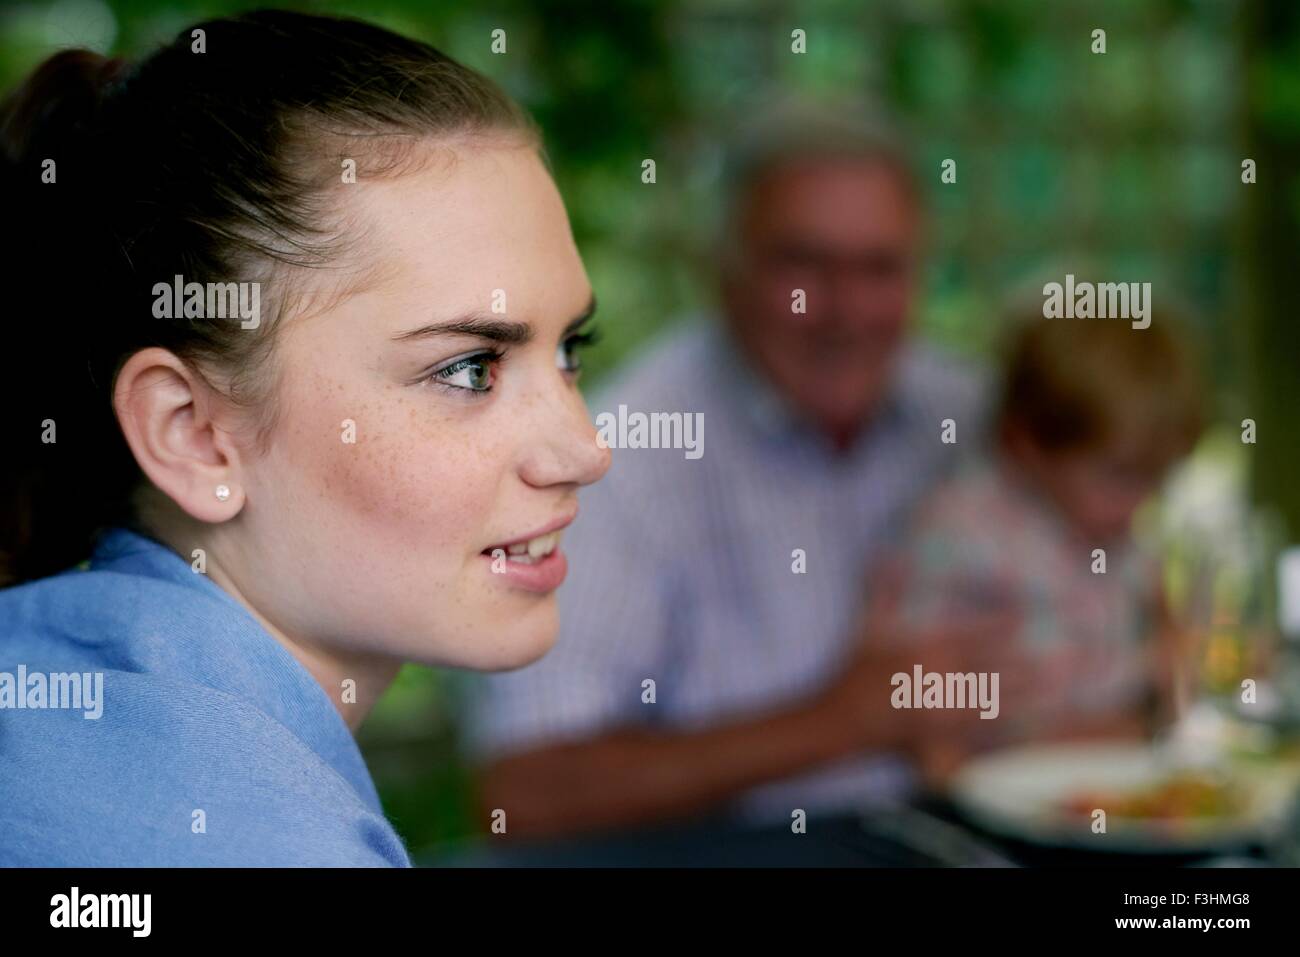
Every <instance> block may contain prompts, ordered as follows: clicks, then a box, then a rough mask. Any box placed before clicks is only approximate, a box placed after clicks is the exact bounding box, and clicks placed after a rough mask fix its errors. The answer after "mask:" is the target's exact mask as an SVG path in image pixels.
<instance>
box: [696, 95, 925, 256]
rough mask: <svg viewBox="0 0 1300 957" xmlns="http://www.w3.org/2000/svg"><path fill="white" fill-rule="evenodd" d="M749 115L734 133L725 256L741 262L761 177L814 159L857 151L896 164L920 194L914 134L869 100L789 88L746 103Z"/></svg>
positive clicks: (908, 186)
mask: <svg viewBox="0 0 1300 957" xmlns="http://www.w3.org/2000/svg"><path fill="white" fill-rule="evenodd" d="M742 112H743V113H744V115H745V116H746V119H744V120H742V121H741V122H739V123H738V124H736V125H734V126H733V128H732V130H731V132H730V133H729V135H728V136H727V138H726V141H725V145H724V155H723V161H722V172H721V208H720V210H719V213H720V215H719V220H718V222H719V229H718V233H717V243H718V249H717V254H718V257H719V260H720V261H721V262H722V263H724V264H727V263H731V262H735V258H734V257H735V256H736V254H737V252H738V250H739V247H740V238H741V232H740V226H741V218H742V216H743V214H744V211H745V209H746V207H747V205H748V202H749V199H750V196H751V194H752V192H753V190H754V188H755V187H756V186H757V184H758V182H759V181H760V180H761V179H762V178H763V177H764V176H765V175H767V174H768V173H770V172H772V171H774V170H776V169H779V168H781V167H784V166H788V165H791V164H793V163H796V162H801V161H806V160H813V159H856V160H862V161H863V162H869V163H879V164H884V165H887V166H889V167H890V168H892V169H894V170H895V171H896V172H897V173H898V175H899V180H900V184H901V185H902V186H903V188H904V189H905V190H907V192H908V193H909V195H910V196H911V197H912V198H913V199H914V200H919V198H920V191H919V189H918V187H917V183H916V179H915V174H914V172H913V169H912V158H911V154H910V151H909V149H908V147H907V146H906V139H905V137H904V136H903V134H902V132H901V130H900V129H899V127H898V125H897V123H896V121H894V120H892V119H890V118H888V117H887V115H886V114H885V113H884V112H883V111H882V110H880V109H878V108H877V107H875V106H874V105H873V104H871V103H870V102H869V101H866V100H862V99H857V98H845V97H836V98H833V99H811V98H808V97H805V96H799V95H786V96H783V97H781V98H779V99H776V100H775V101H772V100H770V99H767V98H763V99H761V100H756V101H755V103H754V104H753V106H752V107H750V108H748V109H746V108H742Z"/></svg>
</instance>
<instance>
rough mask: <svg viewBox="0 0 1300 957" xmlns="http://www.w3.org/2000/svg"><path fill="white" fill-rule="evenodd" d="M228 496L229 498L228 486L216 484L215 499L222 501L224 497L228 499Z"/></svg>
mask: <svg viewBox="0 0 1300 957" xmlns="http://www.w3.org/2000/svg"><path fill="white" fill-rule="evenodd" d="M228 498H230V486H229V485H218V486H217V501H218V502H224V501H225V500H226V499H228Z"/></svg>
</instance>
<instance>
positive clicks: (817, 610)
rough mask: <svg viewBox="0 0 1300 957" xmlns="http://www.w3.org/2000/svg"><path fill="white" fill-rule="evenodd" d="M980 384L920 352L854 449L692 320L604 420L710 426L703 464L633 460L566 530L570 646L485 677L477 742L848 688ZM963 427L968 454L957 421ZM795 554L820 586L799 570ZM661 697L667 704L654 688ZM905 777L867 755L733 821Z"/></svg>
mask: <svg viewBox="0 0 1300 957" xmlns="http://www.w3.org/2000/svg"><path fill="white" fill-rule="evenodd" d="M982 394H983V389H982V387H981V383H980V381H979V380H978V378H976V377H975V376H974V375H973V374H972V373H971V372H970V371H967V370H963V369H960V368H959V367H957V366H956V365H955V364H954V363H952V362H951V361H949V360H946V359H941V358H940V357H939V356H937V355H936V354H935V353H933V352H931V351H929V350H927V349H921V348H915V347H914V348H911V349H909V350H908V351H906V352H905V353H904V354H903V356H901V357H900V361H899V364H898V367H897V372H896V374H895V376H894V379H893V382H892V384H891V387H890V389H889V390H888V392H887V393H886V398H885V400H884V401H883V403H882V406H881V408H880V409H879V410H878V412H877V414H876V415H875V416H873V418H872V421H871V422H870V424H869V425H868V426H866V428H865V429H864V432H863V433H862V434H861V436H859V439H858V441H857V442H855V443H854V444H853V445H852V446H851V447H850V448H849V450H848V451H843V452H837V451H836V450H835V449H833V448H832V447H831V445H830V442H829V440H828V439H827V438H826V437H824V436H823V434H822V433H820V432H818V431H817V430H815V429H813V428H810V427H809V425H808V424H807V423H806V422H803V421H801V420H800V419H799V418H798V416H797V415H796V414H795V413H794V412H793V410H791V409H790V408H789V407H788V406H787V405H785V404H784V403H783V402H782V401H781V399H780V398H779V397H778V396H777V395H776V394H775V392H774V391H773V389H772V387H771V386H769V385H768V384H767V382H766V381H765V380H764V379H762V378H760V377H759V375H758V374H756V372H755V371H754V370H753V368H752V367H751V366H750V365H749V364H748V363H746V362H745V360H744V358H743V356H742V354H741V353H740V351H739V349H738V348H737V347H736V346H734V345H732V344H731V341H730V339H729V337H728V336H727V334H726V333H725V331H723V329H722V328H721V326H720V325H718V324H716V323H711V322H696V323H687V324H685V325H684V326H683V327H681V328H679V329H677V330H676V331H675V332H674V333H672V334H671V335H670V336H669V337H668V338H667V340H666V341H664V342H663V343H661V344H660V345H659V346H658V347H657V348H655V349H654V350H652V351H651V352H650V353H648V354H647V355H646V356H645V357H643V358H642V359H640V360H639V361H638V362H637V363H636V364H635V365H634V366H632V367H631V368H630V369H629V370H628V371H626V372H625V373H624V374H622V375H621V376H619V377H617V378H616V379H615V381H613V382H611V383H610V384H609V385H607V386H606V387H605V388H604V389H603V390H601V392H600V393H599V394H598V395H597V396H595V397H594V398H593V399H592V401H591V408H592V411H593V414H595V415H597V416H598V417H599V414H600V413H601V412H603V411H608V412H611V413H613V412H616V410H617V409H618V406H619V405H626V406H627V410H628V411H629V412H637V411H641V412H646V413H650V412H687V413H696V412H698V413H702V414H703V419H704V426H705V428H704V432H703V436H704V445H703V449H704V452H703V455H702V456H700V457H698V458H688V457H687V456H686V454H685V453H684V451H683V450H681V449H662V448H660V449H646V448H618V447H615V448H614V451H613V462H612V465H611V467H610V471H609V473H608V475H607V476H606V477H605V478H604V479H603V480H602V481H601V482H599V483H597V484H596V485H594V486H592V487H590V488H588V489H584V490H583V493H582V499H581V512H580V515H579V517H578V519H577V521H576V522H575V523H574V524H573V525H572V526H571V527H570V529H569V530H568V531H567V532H566V534H565V551H566V554H567V555H568V557H569V562H570V572H569V577H568V580H567V582H566V584H565V585H564V586H563V587H562V588H561V589H560V592H559V603H560V622H561V626H560V636H559V639H558V641H557V643H556V646H555V648H554V649H553V650H552V651H551V652H550V653H549V654H548V655H546V656H545V657H544V658H542V659H541V660H540V661H538V662H536V663H534V664H532V665H529V666H528V667H526V668H522V669H519V670H517V671H513V672H510V673H505V674H497V675H489V676H476V677H475V678H474V679H472V684H471V689H470V690H471V691H472V692H473V693H471V694H470V695H469V715H468V720H467V722H466V725H467V726H466V743H467V746H468V747H469V749H470V751H471V756H472V757H473V758H474V759H476V760H479V761H486V760H490V759H492V758H494V757H497V756H501V755H504V754H506V753H508V752H514V751H521V750H525V749H530V748H535V747H539V746H542V745H545V744H551V743H557V742H560V741H565V740H573V739H583V738H589V737H593V736H596V735H599V734H601V733H604V732H607V731H611V730H613V729H616V728H620V727H625V726H629V725H634V726H640V727H648V728H659V729H673V730H678V731H690V730H699V729H703V728H707V727H710V726H712V725H715V724H718V723H721V722H725V721H730V720H736V719H739V718H741V717H743V716H747V715H755V716H757V715H759V714H761V713H763V712H767V711H771V710H773V709H779V708H782V707H786V706H791V705H794V704H796V703H797V702H798V701H799V700H800V699H803V698H805V697H806V696H808V695H810V694H812V693H814V692H816V691H817V690H818V689H820V688H822V687H824V686H825V685H826V684H827V682H829V681H830V680H832V679H833V678H834V677H836V675H837V674H838V672H839V670H840V668H841V667H842V664H843V661H844V659H845V657H846V655H847V654H848V653H849V651H850V648H851V645H852V644H853V643H854V641H855V639H856V636H855V634H854V628H853V625H854V622H855V621H856V620H857V618H858V616H859V615H860V614H861V610H862V603H863V601H864V598H865V590H866V583H867V576H866V572H867V569H868V568H869V566H870V564H871V562H872V560H873V559H874V558H876V557H877V556H878V555H880V554H881V553H882V552H883V551H884V550H885V549H886V548H888V547H889V546H890V545H891V544H894V540H895V538H896V536H897V535H898V534H899V531H900V529H901V528H902V527H903V525H904V524H905V522H906V519H907V517H908V513H909V511H910V509H911V507H912V506H913V504H914V503H915V502H917V501H918V500H919V498H920V496H921V495H923V494H924V493H925V492H926V491H927V490H928V489H929V488H930V486H931V485H932V484H934V483H935V482H937V481H938V480H939V478H940V477H941V476H942V475H943V474H945V473H946V472H947V470H948V469H949V468H950V467H952V466H953V465H954V464H955V462H956V459H957V456H958V451H957V450H958V449H963V448H964V446H965V445H971V444H974V442H975V438H976V436H977V435H978V433H979V432H980V430H981V428H982V408H983V402H982ZM944 419H953V420H955V421H956V423H957V429H958V437H959V441H958V443H957V444H956V445H953V444H944V443H943V442H941V432H942V426H941V423H942V421H943V420H944ZM796 550H802V553H803V554H804V556H805V562H806V571H805V572H803V573H796V572H795V570H794V569H795V567H796V562H797V554H796ZM647 679H652V680H653V681H654V691H655V700H654V703H645V702H644V700H643V698H644V688H645V685H644V684H643V683H644V682H645V681H646V680H647ZM908 785H909V775H908V772H907V770H906V768H905V766H904V765H903V763H902V762H901V761H900V760H898V759H895V758H891V757H889V756H884V755H863V756H861V757H854V758H851V759H848V760H845V761H842V762H839V763H837V764H835V765H829V766H828V765H823V766H822V767H819V768H817V769H815V770H813V771H811V772H809V773H805V774H800V775H799V776H798V777H795V778H790V779H785V780H781V781H774V782H770V783H768V784H764V785H762V786H759V787H757V788H754V789H752V790H750V791H749V792H746V793H744V794H742V795H739V796H738V798H737V799H736V801H735V803H734V806H733V807H731V808H729V809H728V810H731V811H734V812H735V813H736V814H737V816H738V817H739V818H740V819H742V820H746V821H753V822H756V823H757V822H766V821H772V820H775V819H784V820H789V815H790V811H791V809H793V808H803V809H805V810H807V811H809V812H812V811H835V810H843V809H845V808H848V807H853V806H856V805H861V804H867V803H871V802H873V801H877V800H881V799H889V798H896V797H898V796H899V795H900V794H901V793H903V792H905V791H906V789H907V787H908Z"/></svg>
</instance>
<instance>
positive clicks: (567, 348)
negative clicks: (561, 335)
mask: <svg viewBox="0 0 1300 957" xmlns="http://www.w3.org/2000/svg"><path fill="white" fill-rule="evenodd" d="M595 341H596V332H595V331H594V330H593V331H591V332H575V333H574V334H573V335H571V336H568V337H567V338H566V339H565V340H564V341H563V342H561V343H560V344H559V346H558V347H557V348H556V350H555V365H556V367H557V368H560V369H563V370H564V371H565V372H578V371H580V370H581V369H582V356H581V354H580V353H581V351H582V350H583V349H585V348H587V347H588V346H590V345H591V344H592V343H594V342H595Z"/></svg>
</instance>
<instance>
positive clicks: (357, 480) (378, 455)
mask: <svg viewBox="0 0 1300 957" xmlns="http://www.w3.org/2000/svg"><path fill="white" fill-rule="evenodd" d="M344 418H347V416H344V415H343V414H341V413H340V414H337V415H335V416H334V418H333V420H332V422H333V423H334V425H335V426H336V427H335V428H334V429H333V432H332V434H331V435H330V437H329V438H328V439H327V440H326V441H323V442H320V443H318V445H317V448H316V449H315V450H314V451H313V453H312V458H313V459H314V461H315V462H316V465H315V467H314V469H313V471H314V472H315V481H316V484H317V485H318V488H319V489H320V493H321V497H322V499H323V500H324V501H325V503H326V506H327V507H328V508H329V509H331V510H336V512H337V514H339V515H340V516H341V517H346V518H345V524H346V525H347V526H349V527H350V528H351V529H353V530H355V531H356V532H357V533H358V534H359V535H362V536H365V537H366V539H367V540H368V541H371V542H376V541H380V540H382V541H385V542H389V543H399V544H401V545H402V546H403V547H404V548H405V547H409V548H410V549H411V550H412V551H411V552H408V553H406V554H408V555H414V554H421V553H422V554H424V555H428V554H429V552H430V549H437V548H440V547H453V548H454V550H456V551H459V549H460V547H462V546H463V547H464V549H465V550H466V553H467V554H468V553H469V552H471V551H472V552H477V551H479V550H480V549H482V548H483V547H485V546H486V544H488V543H487V542H486V540H485V536H487V535H488V534H489V530H490V526H491V524H492V519H493V517H494V511H495V508H496V504H497V503H496V501H495V497H496V495H497V493H498V490H499V489H500V488H501V483H500V477H501V469H500V467H499V465H500V463H496V464H494V462H493V455H492V454H491V452H490V450H489V449H488V448H485V447H484V444H483V443H481V442H477V443H476V438H475V436H474V435H473V434H465V430H464V429H463V428H458V427H457V424H456V423H455V422H454V421H448V420H446V419H439V418H437V417H434V416H432V415H431V414H428V413H427V412H426V413H425V414H423V415H412V414H410V410H409V409H407V408H403V407H402V405H401V404H398V405H396V406H394V407H392V408H386V409H384V410H383V411H382V412H379V413H378V414H374V413H372V412H361V413H359V414H357V415H356V416H355V417H354V419H355V421H356V442H355V443H348V442H345V441H343V427H342V426H341V425H339V424H338V423H341V422H342V421H343V419H344ZM484 453H487V454H484Z"/></svg>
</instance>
